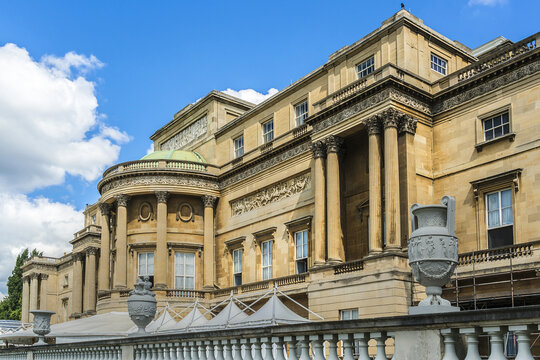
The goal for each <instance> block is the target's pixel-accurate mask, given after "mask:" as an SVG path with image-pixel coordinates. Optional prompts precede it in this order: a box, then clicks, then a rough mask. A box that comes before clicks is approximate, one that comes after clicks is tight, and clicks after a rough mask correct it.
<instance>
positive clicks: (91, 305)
mask: <svg viewBox="0 0 540 360" xmlns="http://www.w3.org/2000/svg"><path fill="white" fill-rule="evenodd" d="M97 250H98V249H97V248H88V249H87V250H86V264H85V272H84V275H85V281H84V286H85V302H84V312H86V313H94V312H95V311H96V255H97Z"/></svg>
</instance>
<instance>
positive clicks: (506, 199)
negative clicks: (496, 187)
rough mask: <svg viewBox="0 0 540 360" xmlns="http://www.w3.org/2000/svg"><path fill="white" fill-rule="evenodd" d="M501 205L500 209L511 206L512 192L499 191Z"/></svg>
mask: <svg viewBox="0 0 540 360" xmlns="http://www.w3.org/2000/svg"><path fill="white" fill-rule="evenodd" d="M501 204H502V207H503V208H504V207H509V206H510V207H511V206H512V190H511V189H508V190H504V191H501Z"/></svg>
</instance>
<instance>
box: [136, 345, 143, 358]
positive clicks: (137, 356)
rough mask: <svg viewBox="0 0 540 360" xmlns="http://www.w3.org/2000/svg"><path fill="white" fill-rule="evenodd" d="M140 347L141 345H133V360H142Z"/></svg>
mask: <svg viewBox="0 0 540 360" xmlns="http://www.w3.org/2000/svg"><path fill="white" fill-rule="evenodd" d="M141 346H142V345H135V360H142V359H141Z"/></svg>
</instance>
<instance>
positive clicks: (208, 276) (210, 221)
mask: <svg viewBox="0 0 540 360" xmlns="http://www.w3.org/2000/svg"><path fill="white" fill-rule="evenodd" d="M216 200H217V198H216V197H215V196H210V195H203V196H202V202H203V204H204V276H203V279H204V280H203V286H204V288H206V289H213V288H214V281H215V271H214V269H215V265H214V263H215V251H214V204H215V203H216Z"/></svg>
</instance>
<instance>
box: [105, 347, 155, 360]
mask: <svg viewBox="0 0 540 360" xmlns="http://www.w3.org/2000/svg"><path fill="white" fill-rule="evenodd" d="M140 348H141V360H147V359H148V353H147V350H148V344H142V345H140ZM109 359H110V356H109Z"/></svg>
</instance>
